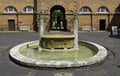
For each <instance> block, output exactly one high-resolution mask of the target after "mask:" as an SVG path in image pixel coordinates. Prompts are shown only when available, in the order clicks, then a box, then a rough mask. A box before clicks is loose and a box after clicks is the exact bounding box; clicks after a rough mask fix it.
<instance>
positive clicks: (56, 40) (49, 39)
mask: <svg viewBox="0 0 120 76" xmlns="http://www.w3.org/2000/svg"><path fill="white" fill-rule="evenodd" d="M74 38H75V37H74V35H65V34H57V35H56V34H49V35H43V36H42V37H41V45H42V46H41V47H42V48H43V49H71V48H73V47H74Z"/></svg>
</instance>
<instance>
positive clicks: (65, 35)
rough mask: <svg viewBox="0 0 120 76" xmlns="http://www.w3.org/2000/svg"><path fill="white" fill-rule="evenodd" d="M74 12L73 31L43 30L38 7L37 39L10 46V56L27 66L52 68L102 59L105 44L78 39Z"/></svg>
mask: <svg viewBox="0 0 120 76" xmlns="http://www.w3.org/2000/svg"><path fill="white" fill-rule="evenodd" d="M73 15H74V21H73V22H74V23H73V29H74V31H73V33H70V32H55V31H54V32H51V31H49V32H47V33H46V32H45V29H44V19H43V12H42V11H41V12H40V31H39V32H40V38H39V40H37V41H30V42H26V43H23V44H20V45H17V46H15V47H13V48H12V49H11V50H10V57H11V59H12V60H13V61H15V62H17V63H18V64H23V65H26V66H33V67H55V68H67V67H80V66H87V65H91V64H95V63H98V62H101V61H103V60H104V59H105V58H106V57H107V50H106V48H104V47H103V46H101V45H99V44H96V43H93V42H89V41H78V19H77V15H76V14H73ZM58 21H59V20H58ZM57 24H59V23H57ZM83 53H84V54H83ZM89 54H91V55H90V56H88V55H89ZM81 56H82V57H81Z"/></svg>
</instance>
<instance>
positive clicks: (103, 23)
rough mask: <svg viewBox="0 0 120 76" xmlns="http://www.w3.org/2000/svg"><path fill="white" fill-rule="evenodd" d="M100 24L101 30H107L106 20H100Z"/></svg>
mask: <svg viewBox="0 0 120 76" xmlns="http://www.w3.org/2000/svg"><path fill="white" fill-rule="evenodd" d="M99 24H100V27H99V28H100V30H105V27H106V20H104V19H103V20H100V21H99Z"/></svg>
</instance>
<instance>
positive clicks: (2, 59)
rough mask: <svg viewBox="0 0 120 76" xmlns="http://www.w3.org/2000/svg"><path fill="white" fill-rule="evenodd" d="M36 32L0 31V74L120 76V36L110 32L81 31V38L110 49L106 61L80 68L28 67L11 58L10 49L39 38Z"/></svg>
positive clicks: (4, 75)
mask: <svg viewBox="0 0 120 76" xmlns="http://www.w3.org/2000/svg"><path fill="white" fill-rule="evenodd" d="M38 39H39V35H38V33H36V32H33V33H31V32H30V33H28V32H0V76H120V38H119V37H110V33H109V32H80V33H79V40H87V41H91V42H95V43H98V44H100V45H103V46H104V47H106V48H107V49H108V57H107V59H106V60H105V61H103V62H101V63H99V64H95V65H91V66H86V67H79V68H64V69H56V68H34V69H33V68H28V67H23V66H20V65H17V64H16V63H14V62H13V61H11V60H10V58H9V50H10V49H11V48H12V47H14V46H15V45H17V44H20V43H23V42H27V41H33V40H38Z"/></svg>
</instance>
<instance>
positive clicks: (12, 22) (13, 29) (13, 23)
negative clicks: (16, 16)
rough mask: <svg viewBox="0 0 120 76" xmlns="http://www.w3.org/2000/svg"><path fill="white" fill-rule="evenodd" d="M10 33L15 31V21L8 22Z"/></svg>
mask: <svg viewBox="0 0 120 76" xmlns="http://www.w3.org/2000/svg"><path fill="white" fill-rule="evenodd" d="M8 29H9V31H15V20H8Z"/></svg>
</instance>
